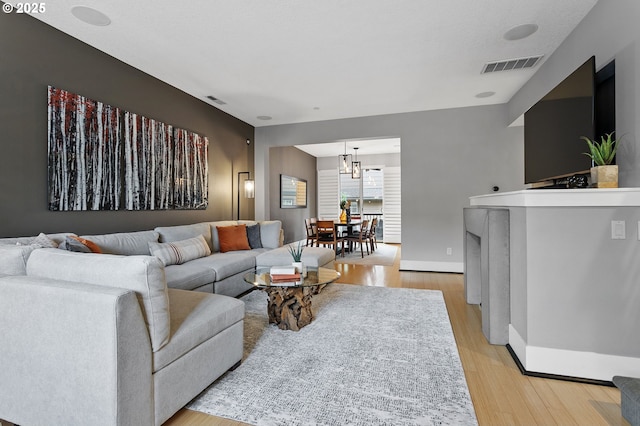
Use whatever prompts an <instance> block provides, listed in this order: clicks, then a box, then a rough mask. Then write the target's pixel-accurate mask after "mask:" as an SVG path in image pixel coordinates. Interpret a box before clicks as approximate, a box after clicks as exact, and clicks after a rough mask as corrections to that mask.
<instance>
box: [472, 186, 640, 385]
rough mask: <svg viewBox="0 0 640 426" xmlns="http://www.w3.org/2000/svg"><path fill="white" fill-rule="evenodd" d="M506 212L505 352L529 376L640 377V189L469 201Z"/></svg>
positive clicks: (542, 191) (572, 191) (492, 196)
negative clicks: (510, 353) (508, 351)
mask: <svg viewBox="0 0 640 426" xmlns="http://www.w3.org/2000/svg"><path fill="white" fill-rule="evenodd" d="M469 201H470V205H471V206H472V207H474V206H477V207H486V208H508V209H509V222H510V223H509V275H510V276H509V281H510V284H509V303H510V323H509V345H510V346H511V348H512V350H513V352H514V353H515V354H516V356H517V357H518V359H519V361H520V363H521V364H522V366H523V368H524V369H525V370H526V371H527V372H530V373H542V374H551V375H558V376H568V377H572V378H579V379H589V380H601V381H611V379H612V377H613V376H614V375H622V376H631V377H640V334H638V332H637V329H638V326H639V325H640V188H615V189H531V190H524V191H515V192H505V193H496V194H488V195H480V196H475V197H470V199H469Z"/></svg>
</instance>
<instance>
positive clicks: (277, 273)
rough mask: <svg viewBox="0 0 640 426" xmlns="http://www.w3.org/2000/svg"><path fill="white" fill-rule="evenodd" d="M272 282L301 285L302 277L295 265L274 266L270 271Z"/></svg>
mask: <svg viewBox="0 0 640 426" xmlns="http://www.w3.org/2000/svg"><path fill="white" fill-rule="evenodd" d="M269 275H270V278H271V283H272V284H277V285H292V286H293V285H300V284H301V283H302V277H301V276H300V273H299V272H296V268H294V267H293V266H272V267H271V270H270V271H269Z"/></svg>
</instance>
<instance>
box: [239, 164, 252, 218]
mask: <svg viewBox="0 0 640 426" xmlns="http://www.w3.org/2000/svg"><path fill="white" fill-rule="evenodd" d="M240 175H247V179H245V181H244V198H255V196H256V182H255V181H254V180H253V179H251V172H238V220H240Z"/></svg>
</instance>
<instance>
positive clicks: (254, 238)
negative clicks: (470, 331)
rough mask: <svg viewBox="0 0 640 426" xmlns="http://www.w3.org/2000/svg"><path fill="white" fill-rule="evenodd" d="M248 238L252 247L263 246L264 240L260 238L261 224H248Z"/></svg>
mask: <svg viewBox="0 0 640 426" xmlns="http://www.w3.org/2000/svg"><path fill="white" fill-rule="evenodd" d="M247 239H248V240H249V246H250V247H251V248H252V249H257V248H262V240H261V239H260V225H258V224H257V223H256V224H255V225H249V226H247Z"/></svg>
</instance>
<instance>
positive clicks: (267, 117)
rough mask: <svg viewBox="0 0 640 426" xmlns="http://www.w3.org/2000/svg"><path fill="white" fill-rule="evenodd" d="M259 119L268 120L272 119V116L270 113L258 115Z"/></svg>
mask: <svg viewBox="0 0 640 426" xmlns="http://www.w3.org/2000/svg"><path fill="white" fill-rule="evenodd" d="M256 118H257V119H258V120H264V121H268V120H271V117H269V116H268V115H259V116H257V117H256Z"/></svg>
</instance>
